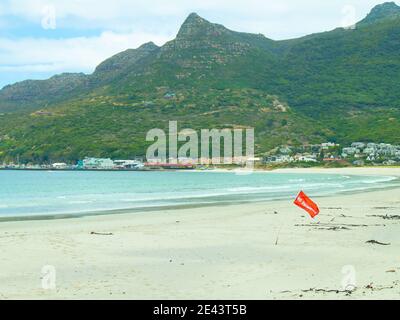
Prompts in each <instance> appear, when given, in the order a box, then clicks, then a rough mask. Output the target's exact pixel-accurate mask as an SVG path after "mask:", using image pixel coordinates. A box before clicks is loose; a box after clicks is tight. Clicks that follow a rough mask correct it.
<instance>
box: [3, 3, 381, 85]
mask: <svg viewBox="0 0 400 320" xmlns="http://www.w3.org/2000/svg"><path fill="white" fill-rule="evenodd" d="M383 2H384V1H379V0H331V1H321V0H279V1H276V0H113V1H110V0H107V1H102V0H0V88H1V87H3V86H4V85H6V84H10V83H14V82H16V81H20V80H24V79H45V78H48V77H49V76H51V75H54V74H57V73H62V72H85V73H91V72H92V71H93V69H94V68H95V66H96V65H98V64H99V63H100V62H101V61H103V60H104V59H106V58H108V57H110V56H111V55H113V54H115V53H118V52H120V51H123V50H125V49H128V48H136V47H138V46H139V45H141V44H143V43H145V42H148V41H153V42H155V43H156V44H158V45H162V44H163V43H165V42H166V41H168V40H170V39H173V38H174V37H175V35H176V33H177V32H178V30H179V27H180V25H181V24H182V22H183V21H184V20H185V18H186V17H187V15H188V14H189V13H191V12H197V13H198V14H199V15H200V16H202V17H203V18H205V19H207V20H210V21H211V22H217V23H220V24H223V25H225V26H226V27H228V28H229V29H232V30H237V31H245V32H252V33H262V34H264V35H265V36H267V37H268V38H272V39H275V40H279V39H289V38H296V37H300V36H303V35H306V34H310V33H315V32H322V31H327V30H332V29H334V28H336V27H341V26H345V25H349V24H352V23H354V22H355V20H357V21H358V20H361V19H362V18H364V17H365V16H366V15H367V13H368V12H369V11H370V10H371V9H372V8H373V7H374V6H375V5H377V4H380V3H383Z"/></svg>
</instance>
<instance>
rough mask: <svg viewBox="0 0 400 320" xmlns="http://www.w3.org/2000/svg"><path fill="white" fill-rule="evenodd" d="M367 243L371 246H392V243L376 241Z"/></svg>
mask: <svg viewBox="0 0 400 320" xmlns="http://www.w3.org/2000/svg"><path fill="white" fill-rule="evenodd" d="M366 243H370V244H379V245H380V246H390V243H383V242H379V241H376V240H368V241H367V242H366Z"/></svg>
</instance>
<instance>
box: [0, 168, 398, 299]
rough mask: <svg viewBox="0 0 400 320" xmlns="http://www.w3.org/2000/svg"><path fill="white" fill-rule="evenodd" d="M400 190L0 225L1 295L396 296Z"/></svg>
mask: <svg viewBox="0 0 400 320" xmlns="http://www.w3.org/2000/svg"><path fill="white" fill-rule="evenodd" d="M370 173H371V172H369V173H368V174H370ZM392 175H395V176H399V175H400V172H394V173H393V174H392ZM399 190H400V188H396V189H385V190H378V191H371V192H361V193H357V194H345V195H344V194H341V195H333V196H328V197H320V198H318V199H316V201H317V203H318V205H319V206H320V209H321V213H320V215H318V216H317V217H316V219H315V220H313V219H311V218H310V217H309V216H308V214H307V213H305V212H304V211H302V210H300V209H299V208H297V207H296V206H294V205H293V203H292V200H279V201H276V200H274V201H267V202H262V203H246V204H233V205H222V206H211V207H201V208H184V209H179V210H176V209H170V210H159V211H150V212H147V213H146V214H130V213H122V214H118V215H117V214H114V215H101V216H85V217H82V218H80V219H57V220H54V219H52V220H36V221H9V222H3V223H0V241H1V243H2V255H1V256H2V263H1V264H0V275H1V279H0V280H1V281H0V298H1V299H138V300H146V299H167V300H169V299H177V300H181V299H255V300H264V299H267V300H273V299H296V300H298V299H400V298H399V295H398V292H399V290H400V276H399V275H400V262H399V260H398V252H397V251H398V246H399V245H400V240H399V237H398V228H399V222H400V198H399ZM371 241H372V242H371ZM373 241H376V242H378V243H383V244H387V245H380V244H376V243H374V242H373ZM369 242H371V243H369ZM48 266H50V267H52V268H54V270H55V271H56V275H57V276H56V286H55V288H53V289H47V288H45V287H43V286H42V281H43V277H44V274H43V272H42V271H43V270H44V269H43V268H46V267H48ZM349 268H350V269H349ZM346 270H354V281H355V282H356V289H355V290H353V291H351V292H348V291H345V290H343V281H345V280H346V279H348V276H349V274H347V273H346V272H347V271H346ZM350 275H352V274H350Z"/></svg>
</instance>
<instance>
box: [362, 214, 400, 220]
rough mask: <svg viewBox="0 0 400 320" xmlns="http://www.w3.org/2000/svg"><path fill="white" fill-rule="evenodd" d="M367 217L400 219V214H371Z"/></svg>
mask: <svg viewBox="0 0 400 320" xmlns="http://www.w3.org/2000/svg"><path fill="white" fill-rule="evenodd" d="M368 217H374V218H382V219H384V220H400V215H387V214H386V215H372V216H368Z"/></svg>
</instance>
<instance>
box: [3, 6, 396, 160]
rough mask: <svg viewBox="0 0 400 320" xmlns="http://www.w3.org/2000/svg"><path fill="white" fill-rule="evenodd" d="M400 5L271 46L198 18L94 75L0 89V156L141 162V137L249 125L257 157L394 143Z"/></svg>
mask: <svg viewBox="0 0 400 320" xmlns="http://www.w3.org/2000/svg"><path fill="white" fill-rule="evenodd" d="M399 12H400V7H398V6H397V5H396V4H395V3H385V4H382V5H379V6H377V7H375V8H373V9H372V11H371V12H370V14H368V16H367V17H366V18H365V19H363V20H362V21H360V22H359V23H358V24H357V25H356V28H355V29H343V28H337V29H335V30H332V31H329V32H323V33H318V34H313V35H309V36H306V37H302V38H298V39H292V40H285V41H274V40H271V39H268V38H266V37H265V36H263V35H260V34H249V33H242V32H236V31H232V30H229V29H227V28H225V27H224V26H222V25H219V24H214V23H211V22H209V21H207V20H205V19H203V18H202V17H200V16H198V15H197V14H195V13H192V14H190V15H189V16H188V18H187V19H186V20H185V21H184V23H183V25H182V26H181V28H180V30H179V32H178V34H177V36H176V38H175V39H174V40H172V41H169V42H167V43H166V44H165V45H163V46H162V47H158V46H156V45H155V44H153V43H147V44H144V45H143V46H141V47H139V48H137V49H129V50H127V51H125V52H122V53H119V54H117V55H115V56H113V57H111V58H110V59H107V60H106V61H104V62H103V63H101V64H100V65H99V66H98V67H97V68H96V70H95V72H94V73H93V74H91V75H84V74H65V75H60V76H55V77H53V78H51V79H49V80H44V81H24V82H21V83H17V84H15V85H11V86H7V87H5V88H4V89H3V90H1V91H0V112H1V113H2V115H1V116H0V159H3V160H7V161H10V160H12V159H15V158H16V157H17V156H18V157H19V159H21V160H22V161H25V162H26V161H49V160H52V161H55V160H63V161H73V160H77V159H79V158H82V157H84V156H86V155H88V156H107V157H114V158H126V157H132V156H134V155H144V154H145V150H146V146H147V145H148V143H146V142H145V136H146V132H147V131H148V130H149V129H152V128H166V127H167V124H168V121H170V120H177V121H179V125H180V127H181V128H184V127H190V128H194V129H201V128H214V127H217V128H222V127H233V128H234V127H246V126H251V127H254V128H255V129H256V150H257V152H258V153H263V152H266V151H268V150H269V149H271V148H274V147H276V146H277V145H280V144H291V145H300V144H305V143H317V142H322V141H326V140H333V141H337V142H340V143H347V142H351V141H356V140H363V141H376V142H379V141H385V142H388V143H400V125H399V124H400V40H399V39H400V16H399Z"/></svg>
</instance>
